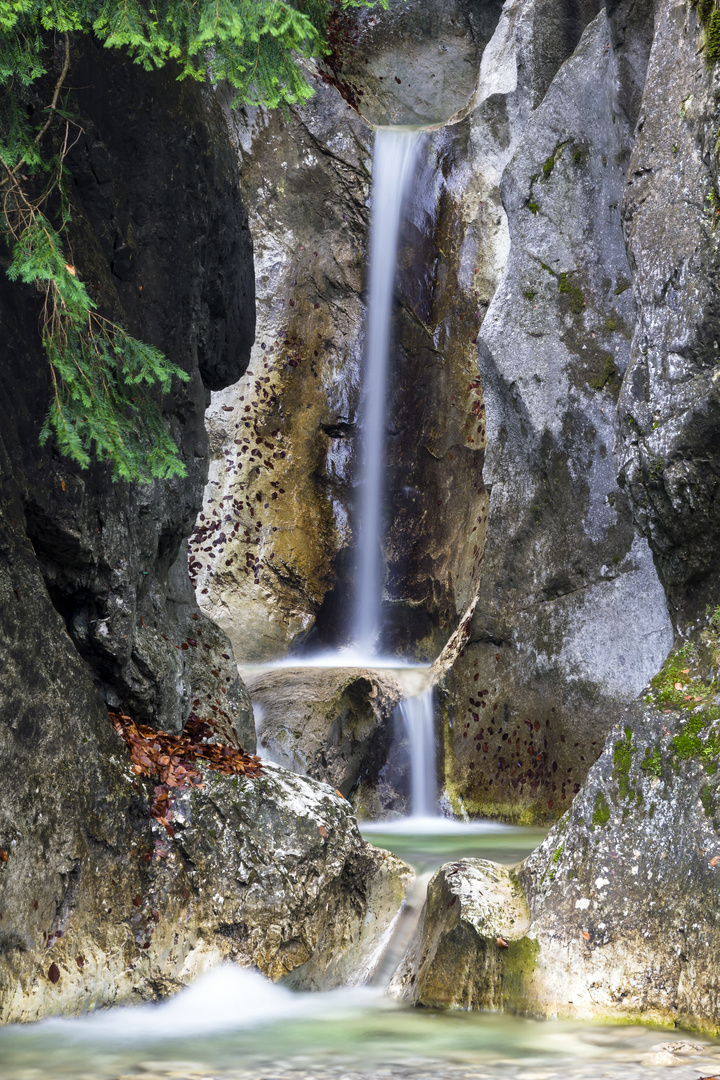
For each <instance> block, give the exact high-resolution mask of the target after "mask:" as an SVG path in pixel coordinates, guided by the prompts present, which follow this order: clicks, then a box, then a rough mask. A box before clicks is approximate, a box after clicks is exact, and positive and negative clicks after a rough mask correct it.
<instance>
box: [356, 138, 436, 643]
mask: <svg viewBox="0 0 720 1080" xmlns="http://www.w3.org/2000/svg"><path fill="white" fill-rule="evenodd" d="M419 134H420V133H419V132H418V131H413V130H408V129H403V128H377V130H376V132H375V149H374V153H373V175H372V215H371V222H370V263H369V287H368V308H367V323H366V331H365V378H364V383H365V392H364V396H363V401H362V405H361V425H360V428H361V432H362V446H363V460H362V471H361V474H360V500H359V501H360V505H359V514H358V543H359V559H358V575H357V594H356V595H357V599H356V604H355V612H354V622H353V627H352V631H353V632H352V639H353V644H354V646H355V648H356V649H357V651H358V652H359V653H361V654H364V655H366V656H367V655H373V654H374V653H375V652H376V651H377V644H378V636H379V632H380V603H381V593H382V579H383V565H382V554H381V544H382V526H383V520H382V505H383V494H384V491H383V489H384V484H383V480H384V466H385V416H386V401H387V383H388V378H387V371H388V359H389V352H390V342H391V321H392V306H393V294H394V290H395V270H396V262H397V248H398V237H399V232H400V220H401V213H402V205H403V197H404V195H405V190H406V188H407V185H408V181H409V180H410V179H411V177H412V172H413V165H414V162H415V152H416V149H417V142H418V137H419Z"/></svg>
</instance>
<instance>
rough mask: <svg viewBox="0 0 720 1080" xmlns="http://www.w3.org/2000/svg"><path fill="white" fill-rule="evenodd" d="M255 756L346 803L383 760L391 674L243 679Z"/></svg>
mask: <svg viewBox="0 0 720 1080" xmlns="http://www.w3.org/2000/svg"><path fill="white" fill-rule="evenodd" d="M246 685H247V687H248V691H249V693H250V697H251V700H252V703H253V707H254V710H255V716H256V728H257V734H258V743H259V746H260V752H261V753H263V754H267V755H268V756H269V757H271V758H272V760H273V761H277V762H278V763H279V764H281V765H284V766H285V767H286V768H288V769H292V770H293V772H298V773H300V774H301V775H304V776H312V777H314V778H315V779H316V780H323V781H325V783H327V784H331V785H332V786H333V787H335V788H338V789H339V791H340V792H341V794H342V795H344V796H345V797H346V798H347V797H349V796H350V793H351V792H353V791H354V790H355V788H356V787H357V784H358V780H359V778H360V776H361V774H362V773H364V772H366V771H367V769H368V768H369V766H370V763H371V762H372V761H373V760H374V759H380V760H382V761H383V763H384V760H385V759H386V758H387V754H388V750H389V745H388V743H389V739H390V737H391V734H392V729H393V724H392V714H393V711H394V709H395V706H396V705H397V703H398V702H399V700H400V697H401V690H400V687H399V685H398V683H397V681H396V680H395V679H394V678H393V676H392V675H391V674H390V673H387V674H386V673H383V674H380V673H378V672H372V671H364V670H363V669H354V668H334V669H333V668H330V669H327V668H279V669H276V670H274V671H269V672H265V673H261V674H259V675H256V676H253V675H246Z"/></svg>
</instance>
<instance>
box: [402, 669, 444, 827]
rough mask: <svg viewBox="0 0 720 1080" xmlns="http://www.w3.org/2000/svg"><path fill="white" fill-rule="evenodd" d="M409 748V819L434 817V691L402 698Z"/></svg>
mask: <svg viewBox="0 0 720 1080" xmlns="http://www.w3.org/2000/svg"><path fill="white" fill-rule="evenodd" d="M398 710H399V712H400V716H401V718H402V722H403V724H404V726H405V731H406V732H407V737H408V744H409V747H410V816H411V817H414V818H416V817H435V815H436V813H437V806H436V803H437V778H436V763H435V691H434V690H433V688H432V687H429V688H428V689H427V690H423V692H422V694H417V695H416V696H415V697H409V698H405V699H404V701H401V702H400V704H399V705H398Z"/></svg>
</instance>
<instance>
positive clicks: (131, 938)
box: [0, 754, 412, 1022]
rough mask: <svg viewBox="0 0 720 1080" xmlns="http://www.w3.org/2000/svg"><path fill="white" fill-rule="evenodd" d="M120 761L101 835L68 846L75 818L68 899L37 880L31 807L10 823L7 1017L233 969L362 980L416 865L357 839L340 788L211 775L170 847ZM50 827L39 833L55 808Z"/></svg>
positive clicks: (194, 794) (153, 990)
mask: <svg viewBox="0 0 720 1080" xmlns="http://www.w3.org/2000/svg"><path fill="white" fill-rule="evenodd" d="M119 757H120V754H118V755H117V756H115V755H113V754H108V758H107V764H106V766H105V770H106V773H107V776H106V778H105V782H106V784H109V783H112V784H113V787H112V801H110V799H109V798H108V796H106V797H105V806H102V805H101V812H100V813H99V814H98V815H97V818H96V825H95V828H94V833H95V835H94V836H92V837H91V836H88V837H87V838H85V842H84V844H82V843H81V842H79V841H78V840H77V839H75V841H74V844H73V842H72V836H71V833H72V822H70V823H69V824H68V827H67V833H68V836H67V837H66V838H65V840H64V850H61V851H58V855H57V856H56V857H55V859H56V861H57V859H58V858H60V859H61V860H62V861H63V862H64V863H65V865H62V866H58V867H57V868H56V869H55V878H56V880H57V883H58V884H57V886H56V888H57V887H59V886H60V885H61V884H64V885H65V888H64V890H63V891H62V892H61V893H60V895H59V896H58V897H57V900H55V898H54V897H53V894H52V891H51V890H52V885H53V878H52V877H50V875H48V874H47V873H46V875H45V877H44V879H43V881H42V883H37V882H35V883H33V881H32V879H30V884H28V877H29V875H28V869H29V868H30V867H31V866H32V861H31V855H32V842H31V839H30V837H29V836H28V832H29V829H30V828H31V823H30V820H29V817H28V815H29V811H28V810H27V809H26V808H25V807H22V808H21V809H20V812H19V813H18V814H17V815H16V818H15V821H14V822H13V823H12V824H10V823H9V822H8V821H7V820H4V821H3V822H2V824H0V835H1V836H2V841H3V844H4V845H5V848H4V850H6V851H7V852H8V859H7V862H4V863H3V864H2V867H1V868H0V890H2V897H3V919H2V924H1V925H0V940H1V941H2V946H3V984H2V987H3V988H2V990H1V991H0V1019H1V1020H2V1021H3V1022H8V1021H18V1020H20V1021H27V1020H35V1019H38V1018H40V1017H42V1016H47V1015H52V1014H55V1013H59V1012H63V1013H79V1012H82V1011H86V1010H88V1009H90V1008H95V1007H97V1006H101V1005H112V1004H121V1003H128V1002H130V1001H138V1000H152V999H154V998H157V997H163V996H166V995H167V994H169V993H171V992H173V991H175V990H177V989H179V988H181V987H182V986H183V985H185V984H186V983H188V982H191V981H192V980H193V979H194V978H195V977H197V975H199V974H201V973H202V972H203V971H205V970H207V969H209V968H210V967H213V966H215V965H217V964H219V963H221V962H222V961H224V960H233V961H235V962H237V963H239V964H241V965H243V966H251V965H252V966H255V967H257V968H259V969H260V970H261V971H262V972H263V973H264V974H266V975H268V976H269V977H270V978H271V979H273V980H278V979H281V978H283V977H285V976H287V975H289V974H290V973H293V978H294V985H296V986H298V987H300V988H303V987H307V988H323V989H327V988H329V987H331V986H334V985H338V984H340V983H345V982H347V981H349V979H350V978H351V977H352V976H357V977H359V976H360V975H361V973H362V972H363V971H364V969H365V966H366V965H367V964H368V962H369V961H370V960H371V959H372V956H373V954H374V952H375V950H376V949H377V945H378V940H379V938H380V937H381V936H382V934H383V933H384V932H385V930H386V929H387V927H388V926H389V924H390V922H391V921H392V919H393V918H394V917H395V914H396V913H397V909H398V908H399V906H400V904H401V903H402V900H403V897H404V894H405V891H406V889H407V887H408V886H409V884H410V881H411V880H412V872H411V871H410V870H409V868H408V867H406V866H405V864H403V863H401V862H400V860H398V859H395V858H394V857H393V856H391V855H389V854H387V853H385V852H382V851H380V850H378V849H376V848H373V847H371V846H370V845H368V844H366V843H365V842H364V841H363V840H362V838H361V837H360V834H359V832H358V829H357V825H356V823H355V820H354V818H353V816H352V811H351V809H350V806H349V804H348V803H347V802H346V801H345V800H344V799H342V798H341V797H340V796H339V795H337V794H336V793H335V791H334V790H333V789H332V788H330V787H328V786H327V785H324V784H319V783H317V782H316V781H313V780H309V779H306V778H303V777H298V776H295V775H294V774H292V773H289V772H287V771H286V770H284V769H282V768H280V767H279V766H276V765H273V764H272V763H267V764H266V765H265V767H264V770H263V773H262V775H261V776H260V778H258V779H256V780H253V781H249V780H247V779H235V778H222V777H218V776H217V775H215V774H213V773H207V774H206V776H205V785H206V786H205V789H204V790H195V789H193V790H191V791H189V792H187V791H186V792H184V793H180V794H178V795H176V798H175V799H174V815H175V816H174V824H175V830H176V834H175V837H174V838H172V839H171V838H170V837H169V836H168V834H167V833H166V832H165V831H164V830H163V829H162V828H161V827H160V826H157V825H153V826H152V828H151V827H150V824H149V819H148V818H147V816H146V814H147V811H146V809H145V813H143V804H142V800H141V797H140V794H139V793H135V792H134V788H135V787H136V786H137V785H136V784H134V781H133V774H132V773H131V771H130V769H129V762H128V760H127V759H126V760H125V762H120V761H118V758H119ZM108 804H109V805H108ZM106 807H107V809H105V808H106ZM45 818H46V819H47V818H50V820H49V822H48V823H47V824H46V825H45V826H43V827H42V828H43V831H45V830H47V829H48V828H49V829H52V818H51V816H50V814H49V813H48V808H47V806H46V810H45ZM106 818H109V819H110V821H111V822H112V823H113V824H114V826H115V831H114V833H113V834H112V835H110V836H108V835H107V834H104V835H103V834H102V833H101V829H102V827H103V825H104V824H106ZM36 829H37V822H36ZM44 839H45V841H46V844H48V843H53V842H54V844H55V845H58V843H59V838H55V839H54V840H52V839H51V834H48V835H46V836H45V837H44ZM131 843H132V845H133V846H132V848H131V847H130V844H131ZM49 850H51V851H52V850H53V848H52V847H50V848H49ZM33 897H35V898H36V899H35V900H34V899H33ZM36 901H37V907H35V903H36ZM28 911H29V912H30V917H28ZM33 911H34V912H35V913H36V914H35V916H34V917H33ZM48 928H49V929H48Z"/></svg>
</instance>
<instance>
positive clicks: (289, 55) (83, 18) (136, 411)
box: [0, 0, 388, 482]
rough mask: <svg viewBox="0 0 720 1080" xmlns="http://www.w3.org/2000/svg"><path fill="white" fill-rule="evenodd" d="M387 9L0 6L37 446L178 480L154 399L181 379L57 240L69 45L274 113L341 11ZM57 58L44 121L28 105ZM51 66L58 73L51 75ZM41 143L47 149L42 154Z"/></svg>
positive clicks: (257, 0) (226, 1) (69, 139)
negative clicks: (41, 393) (34, 345)
mask: <svg viewBox="0 0 720 1080" xmlns="http://www.w3.org/2000/svg"><path fill="white" fill-rule="evenodd" d="M387 2H388V0H294V2H293V3H292V4H289V3H285V2H284V0H0V231H2V232H3V233H4V236H5V238H6V240H7V241H8V243H9V245H10V249H11V261H10V267H9V270H8V275H9V277H10V278H11V280H13V281H19V282H24V283H26V284H32V285H34V286H35V287H36V288H37V289H38V290H39V291H40V293H41V294H42V296H43V319H42V329H41V336H42V344H43V347H44V350H45V354H46V356H47V359H48V361H49V364H50V373H51V381H52V387H53V398H52V402H51V405H50V408H49V411H48V413H47V416H46V418H45V422H44V425H43V428H42V432H41V436H40V441H41V443H45V442H47V441H48V439H50V438H51V437H52V438H54V440H55V442H56V444H57V446H58V448H59V450H60V451H61V452H62V453H63V454H65V455H67V456H68V457H70V458H71V459H72V460H74V461H75V462H77V463H78V464H79V465H80V466H81V467H83V468H87V466H88V465H89V464H90V462H91V461H92V460H93V459H96V460H99V461H108V462H109V463H110V467H111V473H112V476H113V479H116V480H127V481H142V482H149V481H151V480H153V479H156V478H165V477H171V476H184V475H185V474H186V468H185V465H184V464H183V462H182V461H181V460H180V457H179V455H178V450H177V446H176V445H175V443H174V441H173V439H172V437H171V435H170V432H169V430H168V428H167V425H166V423H165V421H164V419H163V416H162V412H161V409H160V406H159V404H158V401H157V397H158V391H162V392H163V393H167V392H168V391H169V390H170V388H171V383H172V379H173V377H176V378H178V379H181V380H185V381H187V379H188V378H189V376H188V375H187V373H186V372H184V371H183V370H182V369H181V368H179V367H178V366H177V365H176V364H173V363H172V362H171V361H170V360H168V359H167V358H166V357H165V356H163V354H162V353H161V352H160V351H159V350H158V349H156V348H153V347H152V346H150V345H146V344H144V343H143V342H140V341H138V340H137V339H136V338H134V337H132V336H131V335H130V334H129V333H128V332H127V331H126V330H125V329H124V328H123V327H121V326H118V325H116V324H114V323H112V322H109V321H108V320H107V319H105V318H103V317H102V316H101V315H100V314H99V313H98V311H97V310H96V306H95V304H94V303H93V302H92V300H91V299H90V297H89V295H88V293H87V290H86V289H85V286H84V285H83V283H82V281H81V279H80V276H79V274H78V270H77V268H76V267H75V266H73V265H71V264H70V262H69V261H68V259H67V256H66V253H65V250H64V245H63V234H64V232H65V230H66V227H67V224H68V222H69V220H70V206H69V203H68V199H67V195H66V174H65V166H64V159H65V157H66V155H67V153H68V150H69V148H70V147H71V146H72V143H73V139H74V138H75V137H76V135H77V125H76V124H75V123H74V121H73V117H72V114H71V113H69V112H68V111H67V108H66V105H67V103H66V101H65V100H64V98H65V96H66V95H65V91H64V84H65V79H66V76H67V73H68V69H69V64H70V49H71V41H72V37H73V35H80V34H92V35H95V36H96V37H97V38H99V39H100V40H101V41H103V42H104V44H105V45H106V46H107V47H108V48H120V49H123V50H124V51H125V52H126V53H127V55H129V56H130V57H131V58H132V59H133V60H134V62H135V63H137V64H140V65H142V67H144V68H145V69H147V70H153V69H155V68H160V67H162V66H163V65H164V64H166V63H167V62H168V61H173V62H174V64H175V66H176V70H177V72H178V78H180V79H183V78H192V79H197V80H205V79H211V80H212V81H213V82H219V81H221V80H225V81H227V82H228V83H229V84H230V85H231V86H232V87H233V88H234V91H235V95H236V98H235V102H236V104H237V103H238V102H240V101H245V102H249V103H252V104H262V105H265V106H267V107H269V108H275V107H276V106H278V105H282V104H297V103H302V102H304V101H307V100H308V98H310V97H311V95H312V89H311V87H310V85H309V83H308V81H307V79H306V77H305V75H304V73H303V70H302V67H301V66H300V65H299V64H298V59H306V60H307V59H312V58H316V57H320V56H322V55H324V54H326V53H327V52H328V51H329V50H328V45H327V40H326V34H327V28H328V22H329V19H330V17H331V15H332V13H333V10H334V9H335V8H336V7H337V6H342V7H374V6H376V5H377V4H380V6H382V7H386V6H387ZM59 42H61V43H62V51H63V59H62V66H61V71H60V72H59V75H58V76H57V81H56V82H55V87H54V92H53V95H52V100H51V101H50V102H49V104H48V105H47V106H46V107H45V109H44V110H43V121H42V123H41V124H40V125H37V124H33V123H32V122H31V121H30V119H29V115H30V110H28V108H27V105H28V101H29V99H30V95H32V93H33V92H34V85H33V84H35V83H36V81H37V80H38V79H40V78H41V77H42V76H43V75H46V74H47V73H48V69H49V68H50V67H51V66H52V63H53V60H52V58H53V46H54V45H55V46H56V45H57V44H58V43H59ZM56 66H57V64H56ZM48 144H49V146H48Z"/></svg>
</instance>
